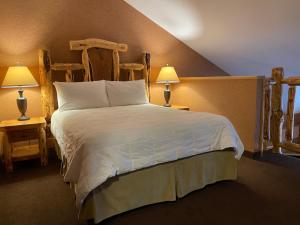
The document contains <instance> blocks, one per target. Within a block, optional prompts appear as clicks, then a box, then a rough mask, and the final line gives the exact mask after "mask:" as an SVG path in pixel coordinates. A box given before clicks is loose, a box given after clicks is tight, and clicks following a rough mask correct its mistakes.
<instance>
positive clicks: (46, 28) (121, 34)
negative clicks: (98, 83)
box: [0, 0, 226, 120]
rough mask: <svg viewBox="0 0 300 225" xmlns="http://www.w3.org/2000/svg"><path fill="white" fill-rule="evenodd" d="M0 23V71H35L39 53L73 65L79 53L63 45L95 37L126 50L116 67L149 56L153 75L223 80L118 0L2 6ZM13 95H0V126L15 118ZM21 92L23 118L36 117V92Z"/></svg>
mask: <svg viewBox="0 0 300 225" xmlns="http://www.w3.org/2000/svg"><path fill="white" fill-rule="evenodd" d="M0 21H1V23H0V33H1V35H0V66H9V65H15V64H16V63H17V62H19V63H20V64H24V65H31V66H36V65H37V61H38V53H37V50H38V49H39V48H48V49H50V50H51V53H52V59H53V62H79V61H80V53H79V52H71V51H70V50H69V40H71V39H73V40H74V39H75V40H76V39H84V38H90V37H96V38H102V39H106V40H111V41H116V42H121V43H126V44H128V46H129V51H128V53H126V54H122V55H121V60H122V61H127V62H135V61H137V60H139V59H140V57H141V54H142V52H143V51H145V50H147V51H149V52H151V54H152V66H153V70H154V71H157V70H158V69H159V68H160V67H161V66H163V65H165V64H167V63H169V64H171V65H174V66H175V67H176V69H177V72H178V74H179V75H180V76H193V75H195V74H200V75H201V74H205V75H215V74H217V75H226V72H224V71H223V70H221V69H220V68H218V67H217V66H215V65H214V64H212V63H211V62H209V61H208V60H207V59H205V58H204V57H202V56H201V55H200V54H198V53H197V52H195V51H194V50H192V49H191V48H189V47H188V46H186V45H185V44H183V43H182V42H180V41H179V40H177V39H176V38H174V37H173V36H172V35H171V34H169V33H168V32H166V31H165V30H163V29H162V28H161V27H159V26H158V25H156V24H155V23H154V22H152V21H151V20H149V19H148V18H147V17H145V16H144V15H143V14H141V13H139V12H138V11H137V10H135V9H134V8H132V7H131V6H130V5H128V4H127V3H126V2H124V1H122V0H101V1H100V0H43V1H40V0H30V1H24V0H10V1H2V2H1V7H0ZM3 73H4V72H3V69H2V70H1V71H0V81H1V79H2V77H3V75H4V74H3ZM15 92H16V90H2V89H0V105H1V108H0V120H2V119H8V118H13V117H15V116H16V115H17V114H18V112H17V109H16V106H15V96H14V93H15ZM26 92H27V93H26V96H27V97H28V99H29V109H28V110H29V111H28V113H29V114H30V115H36V114H39V112H40V102H39V101H38V100H37V94H38V89H35V91H34V92H32V93H31V92H30V91H26ZM12 103H13V104H12ZM31 110H34V111H31Z"/></svg>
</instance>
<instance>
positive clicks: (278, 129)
mask: <svg viewBox="0 0 300 225" xmlns="http://www.w3.org/2000/svg"><path fill="white" fill-rule="evenodd" d="M283 74H284V72H283V68H281V67H279V68H274V69H273V70H272V78H273V80H274V81H275V84H274V85H273V87H272V115H271V138H272V143H273V152H276V153H281V148H280V146H279V144H280V143H281V141H282V122H283V112H282V103H281V99H282V83H281V80H282V79H283V76H284V75H283Z"/></svg>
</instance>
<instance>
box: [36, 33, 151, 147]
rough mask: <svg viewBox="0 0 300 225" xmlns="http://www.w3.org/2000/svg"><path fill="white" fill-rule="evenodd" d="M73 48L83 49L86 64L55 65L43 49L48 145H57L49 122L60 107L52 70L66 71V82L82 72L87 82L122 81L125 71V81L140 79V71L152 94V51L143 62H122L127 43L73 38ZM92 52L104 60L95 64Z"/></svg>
mask: <svg viewBox="0 0 300 225" xmlns="http://www.w3.org/2000/svg"><path fill="white" fill-rule="evenodd" d="M70 49H71V50H77V51H82V63H54V64H52V62H51V57H50V52H49V51H48V50H44V49H43V50H40V51H39V71H40V79H41V80H40V84H41V99H42V112H43V116H44V117H45V119H46V121H47V123H48V126H47V127H48V129H47V137H48V138H47V139H48V140H47V143H48V146H53V144H54V138H53V137H52V136H51V132H50V129H49V125H50V123H51V116H52V114H53V112H54V110H55V109H56V101H55V97H54V96H55V95H54V94H55V92H54V89H53V82H54V81H55V77H54V76H53V74H52V71H65V75H64V76H65V81H66V82H74V81H77V80H78V79H77V76H79V75H80V76H81V77H82V76H83V79H82V81H86V82H89V81H93V80H114V81H119V80H121V76H120V71H121V70H123V71H126V72H127V76H125V79H124V77H123V80H135V79H137V74H138V73H140V76H139V77H142V78H144V79H145V83H146V89H147V93H148V96H149V97H150V79H149V77H150V73H151V65H150V61H151V60H150V53H147V52H144V53H143V54H142V57H141V63H120V56H119V52H127V50H128V46H127V44H120V43H115V42H111V41H106V40H102V39H94V38H89V39H84V40H75V41H70ZM91 51H94V52H95V51H96V55H97V56H98V57H100V59H101V62H102V63H100V64H99V65H98V64H97V63H93V61H92V60H91V56H90V52H91ZM91 53H92V52H91ZM76 71H81V73H76ZM99 71H100V72H99ZM96 73H97V77H96V75H95V74H96Z"/></svg>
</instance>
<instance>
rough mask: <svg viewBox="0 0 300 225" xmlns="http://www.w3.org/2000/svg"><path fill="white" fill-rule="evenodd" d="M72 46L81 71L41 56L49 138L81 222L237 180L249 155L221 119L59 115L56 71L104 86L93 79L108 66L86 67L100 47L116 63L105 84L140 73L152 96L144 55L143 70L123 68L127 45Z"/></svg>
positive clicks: (148, 110)
mask: <svg viewBox="0 0 300 225" xmlns="http://www.w3.org/2000/svg"><path fill="white" fill-rule="evenodd" d="M71 43H73V45H72V44H71V48H72V46H73V48H75V47H76V46H77V47H78V46H79V47H78V48H80V50H82V58H83V62H82V64H61V65H59V64H56V65H55V64H51V60H50V57H49V53H48V52H47V51H42V52H41V55H40V56H41V57H40V59H41V60H40V65H41V71H42V76H43V77H44V81H43V83H42V93H43V94H44V99H43V102H44V103H45V104H43V105H44V106H45V107H44V110H45V116H46V118H47V117H48V121H51V123H49V125H50V130H51V133H52V134H53V136H54V138H55V141H56V142H57V146H58V155H59V157H60V158H61V159H62V162H63V165H64V180H65V181H66V182H69V183H71V184H73V185H74V190H75V194H76V206H77V208H78V213H79V217H80V218H82V219H93V220H94V222H95V223H98V222H101V221H103V220H104V219H106V218H108V217H111V216H114V215H117V214H120V213H122V212H126V211H128V210H131V209H135V208H138V207H141V206H145V205H149V204H154V203H158V202H164V201H174V200H176V198H177V197H179V198H181V197H183V196H185V195H187V194H188V193H190V192H192V191H194V190H198V189H200V188H203V187H204V186H206V185H208V184H212V183H215V182H218V181H222V180H235V179H236V178H237V159H239V158H240V157H241V155H242V153H243V150H244V148H243V144H242V143H241V141H240V138H239V136H238V134H237V133H236V131H235V129H234V127H233V126H232V124H231V123H230V121H228V120H227V119H226V118H225V117H223V116H219V115H213V114H210V113H199V112H189V111H181V110H176V109H171V108H166V107H162V106H156V105H153V104H150V103H148V102H145V103H144V104H131V105H122V106H111V105H110V106H109V107H95V108H87V109H78V110H77V109H75V110H74V109H73V110H66V111H62V110H55V108H57V107H56V106H55V104H54V102H55V97H53V98H52V97H51V96H55V95H53V90H52V86H51V85H52V82H53V81H54V79H53V76H52V73H51V71H52V70H56V69H59V68H60V69H61V68H63V69H65V70H66V71H67V72H66V80H67V81H68V80H69V81H74V77H73V75H72V71H73V69H74V70H78V69H79V70H80V69H83V70H84V80H85V81H92V80H101V79H103V77H98V79H95V78H93V76H94V74H95V71H102V72H103V66H101V68H100V69H95V65H94V64H93V63H92V62H93V61H95V60H93V59H92V58H88V63H85V62H86V58H85V57H86V56H87V55H89V51H88V49H94V48H95V46H96V47H97V48H96V49H97V50H99V49H103V48H104V49H107V48H108V49H109V50H112V54H108V56H109V57H112V60H111V61H109V62H110V65H111V67H108V72H107V71H106V72H105V73H104V74H111V76H110V77H109V78H107V77H106V78H105V79H108V80H120V77H121V75H120V69H124V70H126V71H127V72H128V73H127V75H128V77H127V78H129V80H135V79H136V78H137V77H138V76H137V74H136V73H135V72H137V71H141V75H142V76H144V78H145V85H144V88H145V89H146V92H147V94H148V95H149V77H148V76H149V74H150V60H149V57H150V55H149V54H144V55H143V63H142V64H137V63H130V64H120V63H119V56H118V55H117V53H118V51H117V50H119V51H120V50H124V49H127V47H126V46H125V45H122V44H117V43H111V42H107V41H102V40H98V39H97V40H95V39H93V40H88V41H87V40H83V41H75V42H71ZM107 46H109V47H107ZM116 49H117V50H116ZM93 54H95V53H92V54H90V55H89V57H91V55H93ZM100 54H101V58H103V53H100ZM104 54H106V55H107V52H106V53H104ZM96 55H97V54H96ZM116 55H117V56H116ZM96 58H97V57H96ZM97 59H99V58H97ZM96 61H97V60H96ZM97 64H99V61H98V63H97ZM105 67H106V64H105ZM51 68H52V70H51ZM93 68H94V69H93ZM116 68H117V69H116ZM106 70H107V68H106ZM87 71H88V72H87ZM93 71H94V72H93ZM102 74H103V73H102ZM98 75H99V73H98ZM125 77H126V76H125ZM50 90H51V91H50ZM50 92H51V93H50ZM46 103H47V104H46ZM49 103H50V104H49ZM49 135H50V134H49Z"/></svg>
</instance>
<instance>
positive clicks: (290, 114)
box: [285, 86, 296, 142]
mask: <svg viewBox="0 0 300 225" xmlns="http://www.w3.org/2000/svg"><path fill="white" fill-rule="evenodd" d="M295 94H296V87H295V86H290V87H289V94H288V104H287V113H286V131H285V138H286V141H287V142H292V141H293V131H294V105H295Z"/></svg>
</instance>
